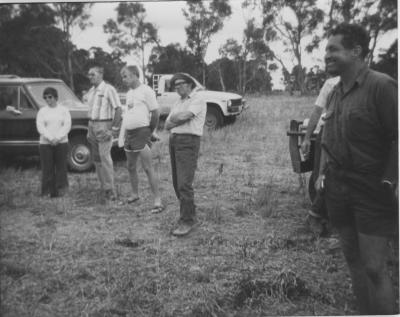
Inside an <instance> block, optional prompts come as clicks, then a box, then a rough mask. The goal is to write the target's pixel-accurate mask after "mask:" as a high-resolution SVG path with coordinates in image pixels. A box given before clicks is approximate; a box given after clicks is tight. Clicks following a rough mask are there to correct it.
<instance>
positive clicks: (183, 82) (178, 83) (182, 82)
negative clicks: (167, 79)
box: [174, 81, 187, 89]
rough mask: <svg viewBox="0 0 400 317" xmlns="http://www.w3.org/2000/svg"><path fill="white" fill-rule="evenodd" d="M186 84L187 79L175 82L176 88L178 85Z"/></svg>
mask: <svg viewBox="0 0 400 317" xmlns="http://www.w3.org/2000/svg"><path fill="white" fill-rule="evenodd" d="M184 84H187V82H186V81H180V82H177V83H175V84H174V87H175V89H176V88H178V87H180V86H182V85H184Z"/></svg>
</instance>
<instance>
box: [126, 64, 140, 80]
mask: <svg viewBox="0 0 400 317" xmlns="http://www.w3.org/2000/svg"><path fill="white" fill-rule="evenodd" d="M124 69H127V70H128V71H129V72H130V73H132V74H133V75H135V76H136V77H137V78H139V77H140V75H139V67H137V66H136V65H128V66H125V67H124V68H123V69H122V70H124Z"/></svg>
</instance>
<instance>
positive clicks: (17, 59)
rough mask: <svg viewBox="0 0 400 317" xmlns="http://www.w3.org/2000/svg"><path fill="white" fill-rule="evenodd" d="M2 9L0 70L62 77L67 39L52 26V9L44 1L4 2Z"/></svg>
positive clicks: (64, 73) (20, 73) (53, 18)
mask: <svg viewBox="0 0 400 317" xmlns="http://www.w3.org/2000/svg"><path fill="white" fill-rule="evenodd" d="M1 7H2V8H3V5H2V6H1ZM1 13H2V16H1V21H2V22H1V28H0V41H1V46H0V70H1V72H4V73H14V74H17V75H20V76H31V77H32V76H42V77H60V78H63V79H64V80H65V79H66V78H67V70H66V67H65V59H64V57H65V49H64V41H66V40H67V39H66V38H65V34H64V33H63V32H62V31H61V30H60V29H58V28H56V27H55V26H54V24H55V16H54V11H53V10H52V9H51V8H50V7H49V6H47V5H45V4H20V5H13V6H6V7H4V8H3V9H2V12H1Z"/></svg>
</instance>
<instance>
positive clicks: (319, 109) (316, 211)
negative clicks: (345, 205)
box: [301, 76, 340, 234]
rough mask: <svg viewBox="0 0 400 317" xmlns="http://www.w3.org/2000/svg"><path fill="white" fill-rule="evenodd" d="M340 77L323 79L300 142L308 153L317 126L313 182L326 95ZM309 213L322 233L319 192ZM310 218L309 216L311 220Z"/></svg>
mask: <svg viewBox="0 0 400 317" xmlns="http://www.w3.org/2000/svg"><path fill="white" fill-rule="evenodd" d="M339 80H340V77H339V76H336V77H332V78H329V79H327V80H326V81H325V83H324V85H323V86H322V88H321V90H320V92H319V94H318V97H317V100H316V101H315V106H314V110H313V112H312V114H311V117H310V120H309V122H308V125H307V131H306V134H305V137H304V140H303V143H302V144H301V151H302V152H303V154H304V156H305V157H308V155H310V147H311V135H312V134H313V132H314V131H315V129H316V128H317V127H318V126H319V133H318V136H317V139H316V141H315V148H314V169H313V177H312V179H310V181H312V182H315V181H316V180H317V178H318V173H319V162H320V156H321V136H322V129H323V124H324V122H323V117H324V115H325V112H326V105H327V102H328V96H329V94H330V92H331V91H332V89H333V87H335V85H336V84H337V83H338V82H339ZM309 215H310V216H311V217H313V218H314V219H315V220H316V221H317V225H318V226H319V227H320V228H319V229H317V230H318V231H320V233H321V234H323V233H324V232H325V231H326V227H325V226H326V222H327V221H326V218H327V214H326V208H325V203H324V199H323V196H322V194H321V193H320V192H317V193H316V194H315V198H314V199H313V201H312V204H311V209H310V210H309ZM311 219H312V218H310V220H311Z"/></svg>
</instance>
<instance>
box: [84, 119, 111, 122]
mask: <svg viewBox="0 0 400 317" xmlns="http://www.w3.org/2000/svg"><path fill="white" fill-rule="evenodd" d="M112 120H113V119H89V121H92V122H107V121H112Z"/></svg>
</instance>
